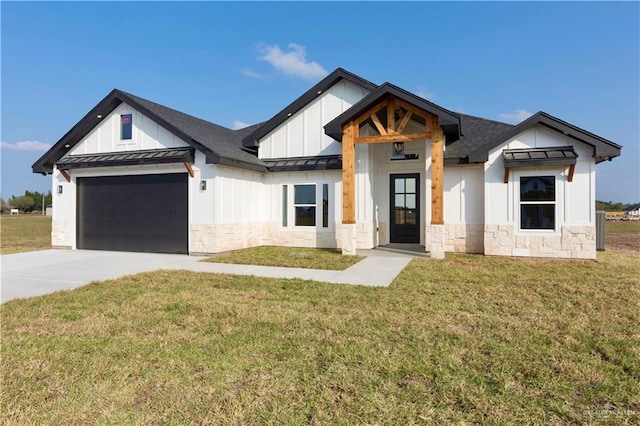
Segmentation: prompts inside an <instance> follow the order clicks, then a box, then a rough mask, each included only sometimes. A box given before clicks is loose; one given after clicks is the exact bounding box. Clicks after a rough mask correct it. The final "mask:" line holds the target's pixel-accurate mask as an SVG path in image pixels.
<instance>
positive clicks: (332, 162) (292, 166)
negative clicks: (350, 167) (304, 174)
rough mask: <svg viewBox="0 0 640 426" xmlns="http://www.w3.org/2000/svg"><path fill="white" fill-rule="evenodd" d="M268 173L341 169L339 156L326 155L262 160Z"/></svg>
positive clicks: (340, 157)
mask: <svg viewBox="0 0 640 426" xmlns="http://www.w3.org/2000/svg"><path fill="white" fill-rule="evenodd" d="M262 161H264V162H265V164H266V165H267V167H268V168H269V171H271V172H287V171H304V170H336V169H337V170H340V169H342V156H341V155H326V156H321V157H298V158H273V159H263V160H262Z"/></svg>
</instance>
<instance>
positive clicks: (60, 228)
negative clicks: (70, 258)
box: [51, 222, 73, 248]
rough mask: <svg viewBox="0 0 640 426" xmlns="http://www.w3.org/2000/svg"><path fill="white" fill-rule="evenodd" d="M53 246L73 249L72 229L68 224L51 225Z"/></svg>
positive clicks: (56, 223)
mask: <svg viewBox="0 0 640 426" xmlns="http://www.w3.org/2000/svg"><path fill="white" fill-rule="evenodd" d="M51 246H52V247H58V248H71V247H72V246H73V242H72V241H71V229H70V226H69V223H68V222H52V223H51Z"/></svg>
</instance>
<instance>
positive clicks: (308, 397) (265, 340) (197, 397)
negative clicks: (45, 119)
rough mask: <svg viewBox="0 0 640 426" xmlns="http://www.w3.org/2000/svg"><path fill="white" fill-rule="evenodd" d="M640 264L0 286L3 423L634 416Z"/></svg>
mask: <svg viewBox="0 0 640 426" xmlns="http://www.w3.org/2000/svg"><path fill="white" fill-rule="evenodd" d="M639 276H640V262H638V258H637V257H632V256H625V255H622V254H616V253H609V252H605V253H600V254H599V255H598V261H584V262H570V261H544V260H526V259H507V258H493V257H484V256H470V255H451V256H449V255H448V256H447V258H446V260H444V261H432V260H429V259H416V260H413V261H412V262H411V264H410V265H409V266H408V267H407V268H406V269H405V270H404V271H403V272H402V273H401V274H400V276H399V277H398V278H397V279H396V281H395V282H394V284H393V285H392V286H391V287H389V288H368V287H360V286H343V285H331V284H323V283H316V282H312V281H300V280H278V279H265V278H257V277H241V276H229V275H216V274H205V273H192V272H185V271H173V272H167V271H161V272H156V273H146V274H139V275H135V276H130V277H125V278H122V279H119V280H112V281H106V282H102V283H94V284H90V285H88V286H86V287H83V288H81V289H78V290H76V291H71V292H65V293H57V294H53V295H49V296H44V297H39V298H32V299H27V300H16V301H11V302H8V303H6V304H5V305H2V306H0V308H1V315H2V331H3V342H2V348H1V350H2V364H1V367H0V368H1V369H2V396H1V401H0V402H1V403H2V407H3V408H2V414H1V415H2V419H1V420H2V423H3V424H62V423H69V422H72V423H80V424H82V423H99V424H104V423H110V424H122V423H125V424H159V423H170V424H211V423H213V424H265V423H266V424H271V423H278V424H302V423H310V424H425V423H426V424H452V423H456V424H617V423H629V424H631V423H637V422H638V421H640V417H639V415H640V396H639V393H638V385H639V383H640V373H639V372H640V349H639V348H640V334H639V332H638V324H639V323H640V309H639V307H640V289H639V287H640V283H639V280H638V277H639Z"/></svg>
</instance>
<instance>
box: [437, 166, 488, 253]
mask: <svg viewBox="0 0 640 426" xmlns="http://www.w3.org/2000/svg"><path fill="white" fill-rule="evenodd" d="M483 182H484V170H483V167H482V165H465V166H446V167H445V168H444V224H445V225H444V246H445V251H446V252H461V253H483V252H484V243H483V238H484V234H483V226H484V187H483V186H484V184H483ZM428 206H430V204H428Z"/></svg>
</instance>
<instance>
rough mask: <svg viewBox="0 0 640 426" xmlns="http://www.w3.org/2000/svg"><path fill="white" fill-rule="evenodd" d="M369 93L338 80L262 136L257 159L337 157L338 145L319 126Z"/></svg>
mask: <svg viewBox="0 0 640 426" xmlns="http://www.w3.org/2000/svg"><path fill="white" fill-rule="evenodd" d="M368 93H369V91H367V90H365V89H363V88H361V87H359V86H356V85H354V84H352V83H349V82H347V81H346V80H341V81H339V82H338V83H336V84H335V85H333V86H332V87H330V88H329V89H328V90H326V91H325V92H324V93H321V94H320V95H318V97H317V98H316V99H314V100H313V101H312V102H310V103H309V104H308V105H307V106H305V107H304V108H302V109H301V110H300V111H298V112H296V113H295V114H293V115H292V116H291V117H289V119H287V120H286V121H285V122H284V123H282V124H280V126H278V127H276V128H275V129H274V130H273V131H271V132H270V133H269V134H267V135H265V137H264V138H262V140H261V141H260V143H259V149H258V156H259V157H260V158H290V157H311V156H317V155H335V154H340V153H341V149H342V148H341V145H340V143H338V142H337V141H335V140H333V139H332V138H330V137H329V136H327V135H325V134H324V128H323V126H324V125H325V124H327V123H328V122H329V121H331V120H333V119H334V118H336V117H337V116H338V115H340V114H342V113H343V112H344V111H346V110H347V109H349V108H350V107H351V106H353V104H355V103H356V102H358V101H359V100H360V99H362V98H363V97H365V96H366V95H367V94H368Z"/></svg>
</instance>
